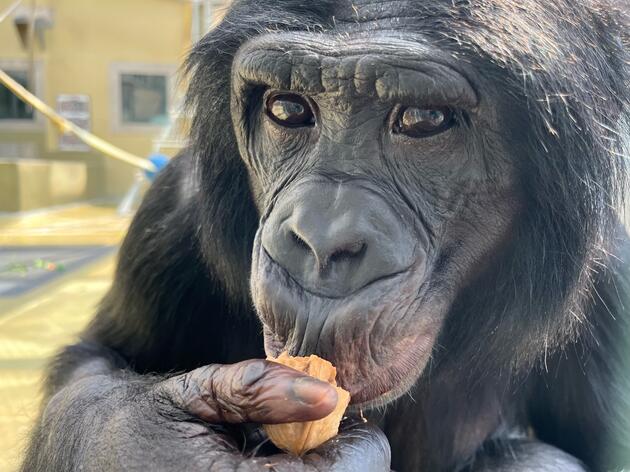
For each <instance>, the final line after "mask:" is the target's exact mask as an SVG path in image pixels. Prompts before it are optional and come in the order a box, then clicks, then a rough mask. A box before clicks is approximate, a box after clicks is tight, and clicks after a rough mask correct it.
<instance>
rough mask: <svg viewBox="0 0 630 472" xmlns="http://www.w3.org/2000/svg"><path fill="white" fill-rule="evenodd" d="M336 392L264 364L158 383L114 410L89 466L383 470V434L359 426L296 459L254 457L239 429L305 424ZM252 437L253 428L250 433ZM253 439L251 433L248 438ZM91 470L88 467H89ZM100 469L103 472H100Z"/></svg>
mask: <svg viewBox="0 0 630 472" xmlns="http://www.w3.org/2000/svg"><path fill="white" fill-rule="evenodd" d="M336 402H337V394H336V391H335V390H334V388H332V387H331V386H330V385H328V384H327V383H324V382H320V381H318V380H316V379H313V378H311V377H308V376H305V375H303V374H300V373H299V372H297V371H294V370H292V369H289V368H287V367H284V366H281V365H279V364H275V363H273V362H268V361H262V360H251V361H245V362H241V363H238V364H233V365H210V366H207V367H203V368H200V369H197V370H194V371H192V372H189V373H187V374H183V375H179V376H176V377H172V378H169V379H167V380H163V381H160V382H158V383H156V384H154V385H153V386H151V387H150V388H149V389H147V390H146V391H145V392H144V393H143V394H140V395H136V396H135V397H134V399H133V401H130V402H127V403H126V404H125V405H124V406H123V407H122V408H118V411H116V412H112V417H111V418H110V420H109V421H107V423H106V425H105V427H104V429H105V431H103V434H100V435H99V436H100V437H101V438H107V439H105V440H101V441H99V444H98V446H97V447H94V448H91V449H92V450H96V451H97V452H96V453H95V454H94V455H93V456H92V457H91V459H90V461H89V462H90V466H93V467H94V468H96V469H99V468H100V469H101V470H119V469H124V470H135V469H138V470H140V469H141V470H148V469H150V468H151V466H152V465H153V466H154V469H156V470H160V471H161V470H204V471H205V470H212V471H214V470H219V471H221V470H228V471H234V470H238V471H243V472H249V471H265V472H268V471H270V470H272V471H273V470H276V471H329V470H334V471H378V472H381V471H389V465H390V450H389V444H388V443H387V439H386V438H385V435H384V434H383V433H382V432H381V431H379V430H378V429H377V428H375V427H373V426H370V425H368V424H364V423H359V422H357V423H355V424H354V425H350V426H346V427H344V428H342V431H341V433H340V434H339V435H338V436H337V437H335V438H334V439H332V440H330V441H328V442H327V443H325V444H324V445H322V446H321V447H320V448H318V449H316V450H314V451H311V452H310V453H308V454H306V455H305V456H304V457H302V458H297V457H292V456H289V455H287V454H275V455H272V456H267V457H255V456H254V454H253V453H252V452H243V451H246V450H247V448H248V446H249V445H247V444H246V445H244V446H243V445H242V444H241V446H238V443H239V442H241V443H242V442H243V439H244V438H246V436H247V433H246V430H247V428H240V427H236V426H235V425H238V424H244V423H259V424H260V423H267V424H269V423H285V422H292V421H309V420H315V419H319V418H322V417H324V416H326V415H327V414H328V413H330V412H331V411H332V410H333V408H334V406H335V404H336ZM250 431H251V428H250ZM254 436H255V435H254ZM90 468H92V467H90ZM103 468H104V469H103Z"/></svg>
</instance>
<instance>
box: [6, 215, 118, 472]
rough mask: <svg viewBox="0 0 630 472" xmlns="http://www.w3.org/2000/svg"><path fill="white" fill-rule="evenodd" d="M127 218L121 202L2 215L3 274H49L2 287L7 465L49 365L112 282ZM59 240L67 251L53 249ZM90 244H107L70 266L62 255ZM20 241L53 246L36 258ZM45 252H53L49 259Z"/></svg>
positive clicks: (17, 450)
mask: <svg viewBox="0 0 630 472" xmlns="http://www.w3.org/2000/svg"><path fill="white" fill-rule="evenodd" d="M128 223H129V218H123V217H120V216H118V215H117V214H116V211H115V209H113V208H108V207H96V206H77V207H74V208H69V209H64V210H58V211H53V212H45V213H38V214H31V215H26V216H23V217H20V218H16V217H4V218H0V252H1V251H3V252H4V258H2V257H0V281H2V278H3V277H4V278H5V279H7V280H11V281H14V280H18V281H19V279H20V277H24V278H26V279H28V278H33V279H34V280H35V279H36V278H37V276H38V274H39V273H42V274H44V275H49V277H48V278H47V279H46V281H45V283H43V284H38V283H34V284H32V287H33V288H30V289H29V287H28V285H29V284H28V283H26V282H28V280H24V281H23V282H25V283H26V286H27V289H28V290H27V291H26V292H23V293H21V294H17V295H15V296H11V295H10V294H9V295H6V294H5V295H2V293H1V292H0V471H5V470H7V471H11V470H15V469H16V467H17V465H18V463H19V458H20V454H21V452H22V450H23V447H24V444H25V442H24V440H25V438H26V437H27V435H28V431H29V428H30V426H31V424H32V422H33V420H34V419H35V418H36V415H37V412H38V409H39V399H40V397H39V392H40V388H41V379H42V375H43V371H44V368H45V365H46V363H47V361H48V359H49V358H50V356H51V355H53V354H54V353H55V352H56V351H57V350H58V349H59V348H60V347H61V346H63V345H65V344H68V343H69V342H71V341H72V340H73V339H75V338H76V335H77V333H78V332H79V331H80V330H81V329H82V328H83V327H84V326H85V325H86V323H87V322H88V321H89V319H90V317H91V316H92V314H93V313H94V308H95V306H96V304H97V303H98V301H99V300H100V298H101V297H102V296H103V294H104V293H105V291H106V290H107V288H108V287H109V284H110V281H111V276H112V273H113V269H114V264H115V254H116V252H115V246H116V244H117V243H119V241H120V240H121V239H122V236H123V235H124V232H125V230H126V228H127V225H128ZM53 246H58V247H59V248H63V249H64V251H62V252H60V251H59V250H57V251H54V250H50V247H53ZM85 246H90V247H92V248H105V249H104V251H103V252H102V253H98V254H96V253H95V256H94V257H93V258H91V259H88V260H86V261H84V263H81V264H75V265H74V266H73V265H72V263H69V264H68V265H67V267H64V266H63V265H62V263H60V262H59V261H58V260H56V259H55V258H56V257H57V258H60V257H62V256H60V254H62V255H63V257H66V253H68V252H69V253H72V252H73V251H74V252H76V253H77V254H82V253H83V252H85ZM16 247H22V248H24V247H27V248H30V249H37V248H48V252H46V251H44V252H42V251H41V250H39V252H38V251H34V252H33V253H32V254H33V255H34V256H35V257H34V258H33V260H32V261H31V260H28V254H30V253H29V252H28V251H21V252H20V251H16V252H15V253H16V254H17V255H16V256H12V254H11V253H10V251H11V248H14V249H15V248H16ZM88 252H89V251H88ZM25 254H26V256H25ZM41 254H50V256H48V259H49V260H48V259H46V258H45V257H42V256H41ZM1 255H2V254H0V256H1ZM11 257H15V260H14V261H11V260H10V259H11ZM25 257H27V259H24V258H25ZM68 260H69V259H68ZM2 261H4V262H2ZM7 261H9V262H7ZM47 272H49V273H50V274H47ZM5 282H6V280H5Z"/></svg>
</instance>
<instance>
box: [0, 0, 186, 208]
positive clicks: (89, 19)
mask: <svg viewBox="0 0 630 472" xmlns="http://www.w3.org/2000/svg"><path fill="white" fill-rule="evenodd" d="M12 1H13V0H11V1H9V0H0V11H2V10H3V9H4V8H6V7H7V6H8V5H9V4H10V3H12ZM29 3H30V2H29V1H25V2H24V5H29ZM37 6H38V7H40V8H42V7H44V8H49V9H50V13H51V17H52V20H53V24H52V27H51V28H50V29H47V30H46V31H45V32H44V33H43V39H44V44H43V46H42V45H40V44H39V43H36V44H37V46H36V48H35V54H34V56H35V66H36V71H37V80H36V84H37V86H36V93H37V94H38V95H39V96H40V97H42V98H43V99H44V100H45V101H46V102H47V103H48V104H50V105H51V106H53V107H54V106H55V104H56V100H57V97H58V96H59V95H60V94H81V95H88V96H89V97H90V100H91V123H92V124H91V130H92V132H94V133H95V134H96V135H98V136H100V137H102V138H104V139H106V140H107V141H110V142H112V143H113V144H115V145H117V146H119V147H121V148H123V149H125V150H127V151H129V152H132V153H135V154H137V155H139V156H142V157H145V156H148V155H149V154H150V153H151V150H152V141H153V139H154V138H156V137H157V136H158V135H159V134H160V133H161V131H162V128H161V127H159V126H143V127H139V126H120V124H119V123H117V117H118V116H119V115H120V100H121V99H120V96H119V92H118V87H117V81H119V77H118V75H117V74H118V73H120V72H121V71H122V72H129V73H132V72H136V71H137V72H138V73H142V72H143V71H146V72H148V73H151V72H159V73H167V74H168V76H169V78H170V80H171V84H172V85H173V86H174V85H175V82H176V80H175V79H176V72H177V70H178V67H179V65H180V64H181V62H182V59H183V58H184V57H185V54H186V51H187V50H188V48H189V47H190V39H191V18H192V7H191V4H190V2H187V1H182V0H106V1H104V0H37ZM29 58H30V55H29V51H28V50H27V49H25V48H24V46H23V45H22V44H21V41H20V37H19V35H18V33H17V29H16V27H15V25H14V20H13V18H12V17H9V18H7V19H6V20H5V21H4V23H2V24H0V67H5V68H8V67H10V66H16V65H22V66H23V65H25V64H26V65H29V64H30V61H29ZM7 157H9V158H10V157H32V158H35V159H47V160H62V161H63V160H69V161H78V162H84V163H86V164H87V182H88V184H87V187H88V188H87V192H86V195H85V197H86V198H93V197H101V196H110V197H112V196H115V197H120V196H121V195H123V194H124V193H125V191H126V190H127V189H128V188H129V186H130V184H131V181H132V179H133V173H134V169H133V168H131V167H130V166H128V165H126V164H122V163H119V162H116V161H113V160H111V159H108V158H105V157H103V156H102V155H100V154H98V153H95V152H67V151H66V152H61V151H59V150H58V134H57V131H56V129H55V128H54V127H53V126H51V125H50V124H49V123H48V122H47V121H46V120H45V119H43V118H39V119H38V120H36V122H35V123H33V124H30V125H25V124H15V123H7V122H3V121H2V120H0V158H7Z"/></svg>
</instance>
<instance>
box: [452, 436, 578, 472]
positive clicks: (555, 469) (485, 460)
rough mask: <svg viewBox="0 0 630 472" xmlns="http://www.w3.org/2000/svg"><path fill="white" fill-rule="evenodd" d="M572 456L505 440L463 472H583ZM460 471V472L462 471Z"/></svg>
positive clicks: (534, 443) (534, 444)
mask: <svg viewBox="0 0 630 472" xmlns="http://www.w3.org/2000/svg"><path fill="white" fill-rule="evenodd" d="M586 470H587V469H586V468H585V467H584V465H583V464H582V463H581V462H580V461H579V460H577V459H576V458H575V457H573V456H571V455H569V454H567V453H566V452H563V451H561V450H560V449H556V448H555V447H552V446H549V445H547V444H544V443H541V442H538V441H529V440H505V441H503V442H501V443H494V444H492V445H491V446H489V447H488V448H486V450H484V452H483V453H480V454H479V455H478V456H477V458H476V460H475V461H474V463H473V465H472V466H470V467H467V468H466V469H464V471H465V472H585V471H586ZM464 471H462V472H464Z"/></svg>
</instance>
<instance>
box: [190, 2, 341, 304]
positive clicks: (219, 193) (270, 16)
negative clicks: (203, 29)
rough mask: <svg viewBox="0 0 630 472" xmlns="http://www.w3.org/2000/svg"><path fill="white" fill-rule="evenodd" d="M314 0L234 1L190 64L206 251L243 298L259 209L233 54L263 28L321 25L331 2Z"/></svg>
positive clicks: (214, 267)
mask: <svg viewBox="0 0 630 472" xmlns="http://www.w3.org/2000/svg"><path fill="white" fill-rule="evenodd" d="M311 3H312V4H313V5H312V6H305V5H304V4H305V2H303V1H298V0H281V1H279V0H257V1H255V2H254V1H243V0H241V1H236V2H235V3H234V4H233V5H232V7H231V8H230V10H229V11H228V13H227V15H226V16H225V18H224V19H223V21H222V22H221V23H220V24H219V25H218V26H217V27H216V28H215V29H213V30H212V31H211V32H209V33H208V34H207V35H206V36H205V37H204V38H203V39H202V40H201V41H200V42H199V43H197V44H196V45H195V46H194V47H193V49H192V51H191V52H190V55H189V57H188V59H187V61H186V63H185V66H184V72H185V74H186V77H187V79H188V83H189V88H188V94H187V100H186V104H187V109H188V111H189V113H190V115H191V116H192V124H191V134H190V141H191V150H192V152H193V159H194V162H195V165H194V177H193V178H194V181H195V184H196V186H197V187H198V188H199V189H200V192H199V195H198V198H199V202H198V204H199V207H200V210H201V213H200V215H201V216H202V221H201V228H200V229H201V239H202V248H203V253H204V257H205V259H206V262H207V264H208V265H209V266H210V269H211V272H212V273H213V274H214V275H216V276H218V277H219V278H220V282H221V283H222V284H223V285H224V289H225V290H226V291H227V292H228V294H229V295H230V296H232V297H238V298H239V299H240V300H243V297H247V296H248V293H249V289H248V287H249V285H248V280H247V279H248V277H244V274H249V266H250V257H251V246H252V241H253V237H254V233H255V231H256V227H257V221H258V215H257V212H256V209H255V207H254V205H253V201H252V196H251V192H250V189H249V184H248V177H247V172H246V169H245V166H244V165H243V162H242V160H241V159H240V157H239V155H238V149H237V145H236V138H235V134H234V130H233V127H232V126H233V125H232V120H231V110H230V88H231V87H230V80H231V66H232V60H233V58H234V56H235V54H236V51H237V50H238V48H239V47H240V46H241V45H242V44H243V43H244V42H245V41H246V40H247V39H249V38H251V37H254V36H256V35H258V34H261V33H263V32H265V33H266V32H269V31H272V30H273V31H278V30H290V29H306V28H316V27H319V28H321V27H322V23H323V21H324V18H325V17H326V15H325V12H326V11H327V10H328V8H329V5H330V3H331V2H330V1H319V2H311Z"/></svg>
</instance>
